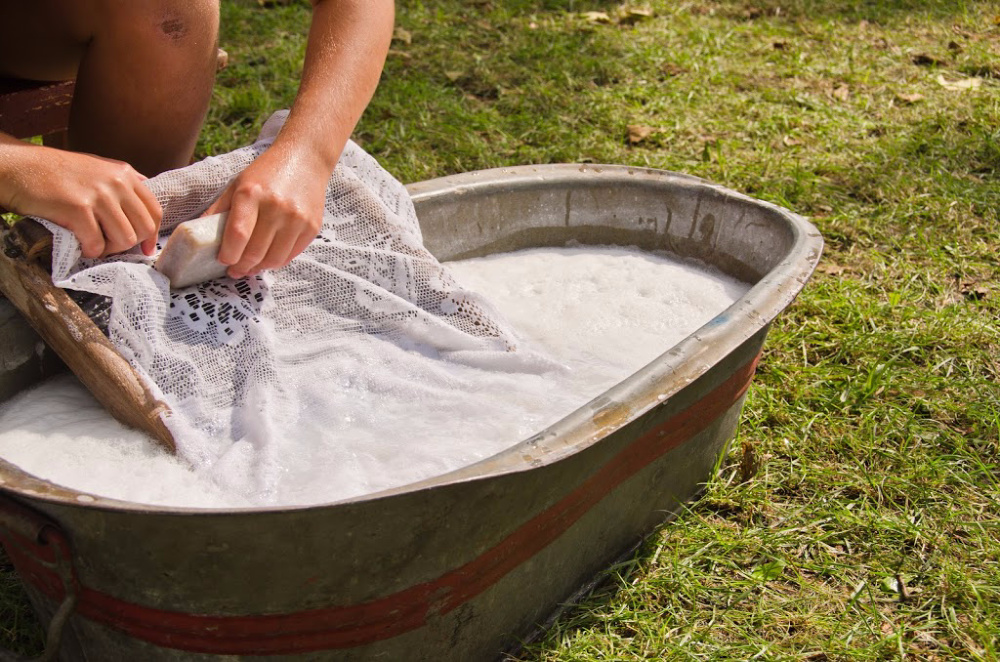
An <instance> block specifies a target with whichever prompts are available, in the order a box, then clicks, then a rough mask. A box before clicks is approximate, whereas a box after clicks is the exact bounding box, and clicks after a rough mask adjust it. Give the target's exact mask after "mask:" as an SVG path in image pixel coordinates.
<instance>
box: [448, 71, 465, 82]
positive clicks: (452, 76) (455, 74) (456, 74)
mask: <svg viewBox="0 0 1000 662" xmlns="http://www.w3.org/2000/svg"><path fill="white" fill-rule="evenodd" d="M464 75H465V72H463V71H446V72H444V77H445V78H447V79H448V80H450V81H451V82H453V83H454V82H455V81H456V80H458V79H459V78H461V77H462V76H464Z"/></svg>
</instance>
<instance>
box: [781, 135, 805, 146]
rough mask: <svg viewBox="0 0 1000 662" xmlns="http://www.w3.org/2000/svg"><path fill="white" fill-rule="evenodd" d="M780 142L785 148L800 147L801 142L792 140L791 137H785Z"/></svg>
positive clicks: (795, 139)
mask: <svg viewBox="0 0 1000 662" xmlns="http://www.w3.org/2000/svg"><path fill="white" fill-rule="evenodd" d="M781 142H783V143H785V146H786V147H795V146H796V145H801V144H802V141H801V140H798V139H797V138H792V137H791V136H785V137H784V138H782V139H781Z"/></svg>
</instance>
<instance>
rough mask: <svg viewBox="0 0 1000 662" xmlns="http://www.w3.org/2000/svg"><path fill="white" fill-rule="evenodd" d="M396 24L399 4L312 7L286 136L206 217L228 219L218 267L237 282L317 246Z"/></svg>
mask: <svg viewBox="0 0 1000 662" xmlns="http://www.w3.org/2000/svg"><path fill="white" fill-rule="evenodd" d="M394 17H395V7H394V3H393V2H392V0H313V19H312V26H311V28H310V30H309V41H308V45H307V47H306V59H305V64H304V67H303V71H302V82H301V83H300V85H299V92H298V95H297V96H296V98H295V102H294V104H292V108H291V112H290V113H289V116H288V120H287V121H286V122H285V126H284V128H283V129H282V131H281V133H280V134H279V135H278V137H277V138H276V139H275V141H274V144H273V145H272V146H271V147H270V148H269V149H268V150H267V151H266V152H264V154H262V155H261V156H260V157H258V158H257V160H256V161H254V163H252V164H251V165H250V166H249V167H248V168H247V169H246V170H245V171H243V173H242V174H240V175H239V176H238V177H237V178H236V179H235V180H234V181H233V183H232V184H231V185H230V186H229V188H228V189H227V190H226V191H225V192H224V193H223V194H222V196H221V197H220V198H219V200H218V201H217V202H216V203H215V204H213V205H212V206H211V207H210V208H209V210H208V211H207V212H206V213H216V212H221V211H226V210H229V212H230V213H229V219H228V221H227V222H226V230H225V234H224V235H223V242H222V246H221V248H220V249H219V261H220V262H222V263H223V264H228V265H231V266H230V267H229V272H228V273H229V275H230V276H232V277H233V278H240V277H242V276H245V275H247V274H254V273H257V272H259V271H261V270H263V269H274V268H278V267H282V266H284V265H286V264H288V263H289V262H290V261H291V260H292V258H294V257H295V256H296V255H298V254H299V253H301V252H302V251H303V250H305V247H306V246H308V245H309V242H311V241H312V240H313V239H315V238H316V235H317V233H318V232H319V228H320V225H321V223H322V221H323V204H324V200H325V196H326V185H327V182H328V181H329V179H330V175H331V174H332V173H333V169H334V167H336V165H337V161H338V160H339V159H340V154H341V152H342V151H343V150H344V145H346V144H347V140H348V138H349V137H350V135H351V132H352V131H353V130H354V126H355V125H356V124H357V122H358V120H359V119H360V117H361V114H362V112H363V111H364V109H365V107H366V106H367V105H368V102H369V101H370V100H371V96H372V94H373V93H374V91H375V87H376V86H377V85H378V79H379V76H381V73H382V66H383V64H384V63H385V57H386V54H387V53H388V51H389V42H390V41H391V39H392V27H393V21H394Z"/></svg>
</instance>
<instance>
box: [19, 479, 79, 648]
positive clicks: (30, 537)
mask: <svg viewBox="0 0 1000 662" xmlns="http://www.w3.org/2000/svg"><path fill="white" fill-rule="evenodd" d="M0 537H2V538H3V541H4V545H5V547H6V548H7V551H8V553H9V554H10V555H11V556H18V557H21V558H30V559H31V560H32V561H33V562H34V563H36V564H38V565H39V566H40V569H41V570H42V571H43V572H44V571H48V572H49V573H52V574H54V575H55V576H56V577H57V578H58V584H59V587H60V588H61V589H62V594H63V600H62V603H61V604H60V605H59V608H58V609H57V610H56V613H55V615H54V616H53V617H52V620H51V621H49V629H48V632H47V633H46V637H45V650H44V651H43V652H42V654H41V655H40V656H39V657H38V658H36V660H37V662H51V661H52V660H55V659H56V658H57V656H58V655H59V644H60V642H61V641H62V632H63V628H64V627H65V625H66V623H67V621H69V617H70V616H71V615H72V614H73V610H74V609H75V608H76V603H77V598H78V597H79V592H78V591H77V586H78V584H77V581H76V569H75V568H74V566H73V555H72V553H71V551H70V545H69V539H68V538H67V537H66V534H65V533H63V530H62V528H61V527H60V526H59V525H58V524H57V523H56V522H54V521H53V520H51V519H50V518H48V517H47V516H45V515H43V514H42V513H39V512H38V511H36V510H34V509H32V508H28V507H27V506H25V505H23V504H21V503H18V502H17V501H15V500H13V499H11V498H9V497H8V496H7V495H5V494H0ZM49 588H50V589H51V590H58V589H57V588H56V586H54V585H52V583H49ZM27 659H29V658H25V657H23V656H21V655H18V654H16V653H13V652H11V651H8V650H4V649H0V662H24V661H25V660H27Z"/></svg>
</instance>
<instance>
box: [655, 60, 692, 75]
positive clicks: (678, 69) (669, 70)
mask: <svg viewBox="0 0 1000 662" xmlns="http://www.w3.org/2000/svg"><path fill="white" fill-rule="evenodd" d="M660 71H662V72H663V73H664V74H666V75H667V76H670V77H673V76H680V75H681V74H684V73H687V69H685V68H684V67H682V66H681V65H679V64H676V63H674V62H666V63H664V65H663V66H662V67H660Z"/></svg>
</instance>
